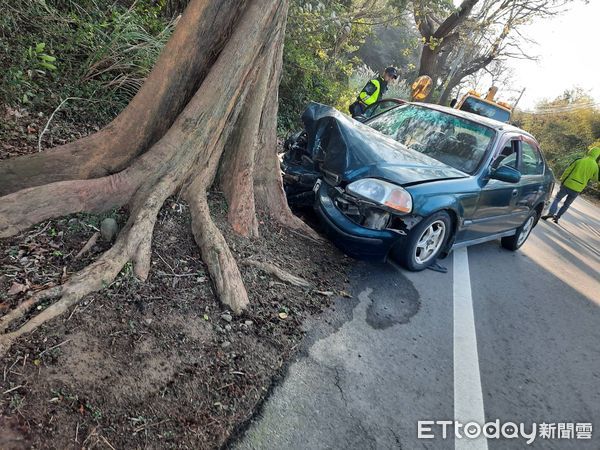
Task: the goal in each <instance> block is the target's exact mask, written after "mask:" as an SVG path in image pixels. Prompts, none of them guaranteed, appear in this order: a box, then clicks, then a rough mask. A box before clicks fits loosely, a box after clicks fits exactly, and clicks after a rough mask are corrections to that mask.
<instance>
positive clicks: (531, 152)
mask: <svg viewBox="0 0 600 450" xmlns="http://www.w3.org/2000/svg"><path fill="white" fill-rule="evenodd" d="M522 149H523V150H522V157H521V173H522V174H523V175H542V174H543V173H544V160H543V159H542V156H541V155H540V152H539V151H538V149H537V148H535V147H533V146H532V145H531V144H529V143H527V142H523V145H522Z"/></svg>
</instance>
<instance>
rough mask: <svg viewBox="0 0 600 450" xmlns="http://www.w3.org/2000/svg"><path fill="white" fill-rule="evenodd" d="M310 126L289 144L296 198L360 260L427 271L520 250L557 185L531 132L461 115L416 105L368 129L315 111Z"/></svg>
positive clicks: (288, 174) (309, 114) (290, 182)
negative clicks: (470, 254) (488, 247)
mask: <svg viewBox="0 0 600 450" xmlns="http://www.w3.org/2000/svg"><path fill="white" fill-rule="evenodd" d="M302 120H303V123H304V126H305V130H304V131H302V132H300V133H297V134H296V135H294V136H292V137H291V138H290V139H288V140H287V141H286V143H285V150H286V152H285V154H284V156H283V161H282V170H283V172H284V184H285V188H286V193H287V195H288V199H289V201H290V203H291V204H294V203H295V204H298V205H301V204H308V203H313V204H314V208H315V210H316V212H317V214H318V216H319V218H320V221H321V223H322V225H323V227H324V228H325V231H326V232H327V234H328V235H329V236H330V237H331V239H332V240H333V242H334V243H335V244H336V245H338V247H340V248H341V249H342V250H343V251H345V252H346V253H347V254H349V255H351V256H354V257H356V258H360V259H370V260H386V259H387V258H393V259H394V260H396V261H398V262H400V263H401V264H402V265H403V266H404V267H406V268H407V269H409V270H413V271H417V270H422V269H425V268H426V267H428V266H429V265H431V264H433V263H434V262H435V261H436V259H437V258H440V257H444V256H446V255H447V254H449V253H450V251H451V250H452V249H453V248H457V247H459V246H468V245H472V244H477V243H481V242H485V241H488V240H492V239H498V238H501V240H502V241H501V242H502V246H503V247H505V248H507V249H510V250H517V249H518V248H519V247H521V246H522V245H523V244H524V243H525V241H526V240H527V238H528V237H529V234H530V233H531V230H532V229H533V228H534V227H535V225H536V224H537V222H538V220H539V217H540V215H541V213H542V211H543V208H544V206H545V204H546V203H547V201H548V199H549V195H550V193H551V191H552V188H553V185H554V176H553V174H552V171H551V170H550V169H549V167H548V166H547V164H546V162H545V160H544V157H543V156H542V153H541V152H540V150H539V145H538V143H537V142H536V140H535V139H534V138H533V137H532V136H531V135H530V134H528V133H526V132H525V131H523V130H521V129H519V128H516V127H514V126H511V125H508V124H506V123H502V122H497V121H495V120H492V119H488V118H485V117H481V116H478V115H475V114H471V113H467V112H463V111H458V110H456V109H451V108H446V107H442V106H437V105H430V104H421V103H407V104H404V105H401V106H398V107H397V108H394V109H392V110H390V111H387V112H384V113H382V114H380V115H377V116H375V117H374V118H372V119H370V120H369V121H367V122H366V123H365V124H362V123H359V122H357V121H355V120H353V119H350V118H349V117H347V116H345V115H343V114H341V113H340V112H339V111H337V110H335V109H334V108H331V107H328V106H324V105H320V104H316V103H313V104H311V105H309V107H308V108H307V110H306V111H305V113H304V114H303V116H302Z"/></svg>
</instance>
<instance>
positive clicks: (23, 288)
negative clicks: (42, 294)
mask: <svg viewBox="0 0 600 450" xmlns="http://www.w3.org/2000/svg"><path fill="white" fill-rule="evenodd" d="M27 289H28V287H27V285H25V284H20V283H17V282H16V281H13V284H12V286H11V287H10V289H9V290H8V295H17V294H20V293H21V292H27Z"/></svg>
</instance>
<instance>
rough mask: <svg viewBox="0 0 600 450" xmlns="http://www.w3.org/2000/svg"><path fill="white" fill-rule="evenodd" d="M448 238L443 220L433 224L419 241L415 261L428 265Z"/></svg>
mask: <svg viewBox="0 0 600 450" xmlns="http://www.w3.org/2000/svg"><path fill="white" fill-rule="evenodd" d="M445 237H446V224H445V223H444V222H443V221H441V220H436V221H435V222H433V223H431V224H430V225H429V226H428V227H427V228H426V229H425V231H423V234H422V235H421V237H420V238H419V240H418V241H417V245H416V248H415V260H416V262H417V263H418V264H426V263H428V262H429V261H430V260H431V259H433V258H434V257H435V256H436V255H437V253H438V251H439V250H440V248H441V247H442V244H443V242H444V238H445Z"/></svg>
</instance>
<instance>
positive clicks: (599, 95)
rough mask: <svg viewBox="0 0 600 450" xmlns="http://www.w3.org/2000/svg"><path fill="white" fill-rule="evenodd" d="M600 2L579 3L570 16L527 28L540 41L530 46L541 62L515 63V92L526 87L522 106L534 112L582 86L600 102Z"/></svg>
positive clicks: (545, 21) (531, 35) (528, 32)
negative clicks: (541, 101) (533, 109)
mask: <svg viewBox="0 0 600 450" xmlns="http://www.w3.org/2000/svg"><path fill="white" fill-rule="evenodd" d="M599 20H600V0H591V1H590V2H589V4H587V5H586V4H584V3H583V2H581V1H580V2H576V3H575V4H574V5H572V6H571V7H570V10H569V11H567V12H566V13H564V14H562V15H560V16H558V17H555V18H552V19H546V20H538V21H536V22H534V23H532V24H530V25H526V26H524V27H523V34H524V35H525V36H527V37H530V38H532V39H534V40H535V41H537V45H529V44H528V45H526V46H524V48H525V49H526V51H527V52H528V53H529V54H533V55H537V56H538V57H539V59H538V61H524V60H512V61H510V62H509V65H510V67H511V68H512V70H513V73H514V76H513V80H514V86H513V88H515V89H522V88H525V93H524V94H523V98H522V99H521V102H520V104H519V107H521V108H523V109H532V108H533V107H534V106H535V105H536V103H537V102H539V101H540V100H543V99H545V98H548V99H552V98H555V97H557V96H559V95H560V94H562V93H563V92H564V91H565V90H566V89H570V88H573V87H581V88H583V89H584V90H587V91H590V93H591V94H592V96H593V97H594V99H595V100H596V101H597V102H598V103H600V57H598V44H599V43H600V34H599V31H598V21H599Z"/></svg>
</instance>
